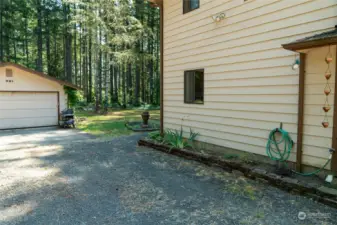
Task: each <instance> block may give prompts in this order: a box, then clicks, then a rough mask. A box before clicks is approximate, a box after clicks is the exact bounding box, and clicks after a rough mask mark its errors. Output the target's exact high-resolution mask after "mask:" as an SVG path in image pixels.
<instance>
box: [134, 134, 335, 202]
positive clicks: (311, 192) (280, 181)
mask: <svg viewBox="0 0 337 225" xmlns="http://www.w3.org/2000/svg"><path fill="white" fill-rule="evenodd" d="M138 145H139V146H146V147H150V148H153V149H156V150H159V151H161V152H165V153H167V154H172V155H176V156H179V157H183V158H185V159H189V160H195V161H198V162H200V163H203V164H206V165H208V166H216V167H220V168H222V169H224V170H225V171H227V172H232V173H235V174H242V175H243V176H245V177H248V178H250V179H254V180H259V181H262V182H264V183H268V184H270V185H273V186H275V187H278V188H280V189H282V190H285V191H288V192H290V193H294V194H300V195H304V196H307V197H310V198H312V199H313V200H315V201H318V202H321V203H323V204H326V205H329V206H332V207H334V208H337V195H335V194H332V193H331V192H330V191H329V189H328V188H327V189H321V188H320V189H319V188H318V187H317V185H314V184H310V183H308V182H305V181H301V180H298V179H294V178H291V177H286V176H280V175H277V174H275V173H272V172H269V171H266V170H264V169H261V168H257V167H256V166H253V165H249V164H247V163H241V162H237V161H231V160H226V159H221V158H218V157H215V156H210V155H205V154H200V153H198V152H195V151H190V150H186V149H177V148H172V149H171V147H169V146H167V145H163V144H158V143H155V142H153V141H150V140H145V139H141V140H139V141H138ZM170 149H171V150H170Z"/></svg>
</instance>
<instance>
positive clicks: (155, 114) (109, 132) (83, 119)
mask: <svg viewBox="0 0 337 225" xmlns="http://www.w3.org/2000/svg"><path fill="white" fill-rule="evenodd" d="M147 111H149V112H150V120H149V121H151V122H153V123H158V125H159V115H160V112H159V110H147ZM142 112H143V110H139V109H133V110H113V111H109V112H108V113H107V114H106V115H100V114H96V113H93V112H87V111H78V112H76V118H77V120H78V122H77V128H78V129H80V130H82V131H84V132H87V133H90V134H93V135H97V136H121V135H130V134H132V133H133V131H131V130H129V129H127V127H126V126H125V123H126V122H134V121H139V122H140V121H142V118H141V114H142Z"/></svg>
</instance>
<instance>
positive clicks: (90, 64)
mask: <svg viewBox="0 0 337 225" xmlns="http://www.w3.org/2000/svg"><path fill="white" fill-rule="evenodd" d="M89 29H90V31H89V49H88V53H89V54H88V57H89V63H88V67H89V87H88V98H87V102H92V54H91V52H92V33H91V28H89Z"/></svg>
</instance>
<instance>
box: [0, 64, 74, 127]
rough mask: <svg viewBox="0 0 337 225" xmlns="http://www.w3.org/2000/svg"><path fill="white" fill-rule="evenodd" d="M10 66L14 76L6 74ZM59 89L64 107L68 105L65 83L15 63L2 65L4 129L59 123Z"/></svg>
mask: <svg viewBox="0 0 337 225" xmlns="http://www.w3.org/2000/svg"><path fill="white" fill-rule="evenodd" d="M6 69H10V70H12V71H13V76H11V77H8V76H6ZM9 80H10V81H9ZM57 93H59V104H60V110H62V109H65V108H66V102H67V99H66V95H65V93H64V89H63V85H60V84H59V83H57V82H54V81H50V80H48V79H46V78H42V77H39V76H36V75H35V74H31V73H29V72H27V71H24V70H21V69H19V68H16V67H13V66H6V67H1V68H0V129H8V128H24V127H38V126H48V125H57V124H58V101H57Z"/></svg>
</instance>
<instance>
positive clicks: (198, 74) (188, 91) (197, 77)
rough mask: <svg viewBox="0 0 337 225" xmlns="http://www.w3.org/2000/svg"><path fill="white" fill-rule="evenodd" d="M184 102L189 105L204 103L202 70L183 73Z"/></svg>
mask: <svg viewBox="0 0 337 225" xmlns="http://www.w3.org/2000/svg"><path fill="white" fill-rule="evenodd" d="M184 102H185V103H189V104H203V103H204V70H203V69H201V70H190V71H185V74H184Z"/></svg>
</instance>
